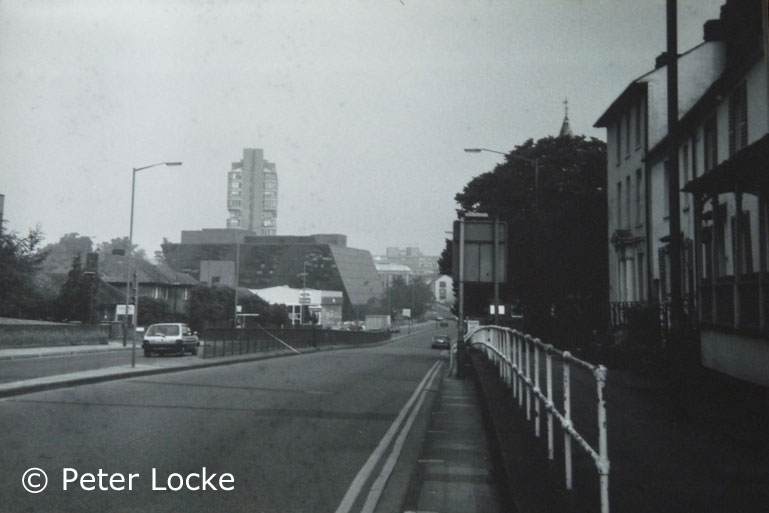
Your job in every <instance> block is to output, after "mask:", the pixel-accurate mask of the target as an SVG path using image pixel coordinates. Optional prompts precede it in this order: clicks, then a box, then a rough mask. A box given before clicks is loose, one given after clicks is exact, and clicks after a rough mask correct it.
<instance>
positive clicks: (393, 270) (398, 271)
mask: <svg viewBox="0 0 769 513" xmlns="http://www.w3.org/2000/svg"><path fill="white" fill-rule="evenodd" d="M374 265H375V266H376V272H377V274H378V275H379V280H380V281H381V282H382V286H383V287H384V288H385V289H386V288H388V287H392V285H393V281H394V280H395V279H396V278H402V279H403V282H404V283H405V284H406V285H408V284H410V283H411V281H412V280H413V279H414V271H412V270H411V267H409V266H407V265H403V264H381V263H376V262H374Z"/></svg>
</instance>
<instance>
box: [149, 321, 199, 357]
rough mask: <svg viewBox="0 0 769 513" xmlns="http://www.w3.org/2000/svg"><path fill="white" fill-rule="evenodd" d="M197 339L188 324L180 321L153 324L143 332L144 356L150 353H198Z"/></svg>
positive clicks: (150, 354) (182, 354)
mask: <svg viewBox="0 0 769 513" xmlns="http://www.w3.org/2000/svg"><path fill="white" fill-rule="evenodd" d="M198 345H199V340H198V336H197V335H196V334H195V333H193V331H192V330H191V329H190V327H189V326H187V325H186V324H183V323H180V322H169V323H163V324H153V325H151V326H150V327H149V328H147V330H146V331H145V332H144V339H143V340H142V349H144V356H152V353H175V354H178V355H181V356H184V353H191V354H198Z"/></svg>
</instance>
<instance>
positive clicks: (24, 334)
mask: <svg viewBox="0 0 769 513" xmlns="http://www.w3.org/2000/svg"><path fill="white" fill-rule="evenodd" d="M109 332H110V328H109V326H102V325H90V324H3V325H0V349H6V348H13V347H50V346H80V345H97V344H106V343H107V339H108V337H109Z"/></svg>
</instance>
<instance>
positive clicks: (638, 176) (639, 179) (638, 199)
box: [635, 168, 643, 226]
mask: <svg viewBox="0 0 769 513" xmlns="http://www.w3.org/2000/svg"><path fill="white" fill-rule="evenodd" d="M642 191H643V172H642V171H641V168H638V169H636V170H635V222H636V225H637V226H643V208H642V199H643V196H642V194H641V193H642Z"/></svg>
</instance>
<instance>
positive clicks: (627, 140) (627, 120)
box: [625, 111, 630, 157]
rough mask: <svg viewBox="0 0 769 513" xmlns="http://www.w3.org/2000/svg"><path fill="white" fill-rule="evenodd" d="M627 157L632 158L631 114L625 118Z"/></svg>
mask: <svg viewBox="0 0 769 513" xmlns="http://www.w3.org/2000/svg"><path fill="white" fill-rule="evenodd" d="M625 155H626V156H628V157H629V156H630V112H629V111H628V113H627V116H625Z"/></svg>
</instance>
